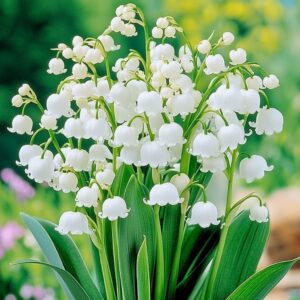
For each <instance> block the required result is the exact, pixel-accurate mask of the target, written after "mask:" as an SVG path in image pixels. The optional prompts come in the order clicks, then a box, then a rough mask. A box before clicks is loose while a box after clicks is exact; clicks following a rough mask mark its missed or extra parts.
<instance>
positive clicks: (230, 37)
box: [222, 32, 234, 46]
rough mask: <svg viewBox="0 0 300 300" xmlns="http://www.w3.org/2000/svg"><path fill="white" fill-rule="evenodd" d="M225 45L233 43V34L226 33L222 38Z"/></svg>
mask: <svg viewBox="0 0 300 300" xmlns="http://www.w3.org/2000/svg"><path fill="white" fill-rule="evenodd" d="M222 40H223V44H224V45H225V46H228V45H230V44H232V43H233V41H234V35H233V34H232V33H231V32H224V33H223V36H222Z"/></svg>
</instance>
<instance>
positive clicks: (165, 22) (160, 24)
mask: <svg viewBox="0 0 300 300" xmlns="http://www.w3.org/2000/svg"><path fill="white" fill-rule="evenodd" d="M156 26H157V27H159V28H162V29H165V28H167V27H168V26H169V21H168V19H167V18H164V17H160V18H158V19H157V20H156Z"/></svg>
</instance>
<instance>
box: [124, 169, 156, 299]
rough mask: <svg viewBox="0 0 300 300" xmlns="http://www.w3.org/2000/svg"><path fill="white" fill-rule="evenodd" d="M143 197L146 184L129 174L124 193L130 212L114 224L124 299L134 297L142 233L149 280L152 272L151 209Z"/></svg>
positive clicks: (152, 218) (153, 238)
mask: <svg viewBox="0 0 300 300" xmlns="http://www.w3.org/2000/svg"><path fill="white" fill-rule="evenodd" d="M147 196H148V190H147V189H146V187H145V186H144V185H142V184H141V183H139V182H138V181H137V179H136V177H135V176H134V175H132V176H131V178H130V180H129V182H128V184H127V187H126V190H125V195H124V199H125V200H126V203H127V206H128V208H130V212H129V215H128V217H127V218H126V219H120V220H119V223H118V224H119V258H120V274H121V281H122V290H123V296H124V299H125V300H127V299H128V300H131V299H135V298H136V284H135V279H136V274H135V273H136V257H137V253H138V251H139V248H140V245H141V244H142V242H143V240H144V236H146V238H147V241H148V242H147V252H148V259H149V274H150V280H151V278H152V274H153V266H154V261H155V244H156V240H155V231H154V228H155V226H154V212H153V209H152V207H150V206H148V205H146V204H145V203H144V202H143V200H144V198H146V197H147Z"/></svg>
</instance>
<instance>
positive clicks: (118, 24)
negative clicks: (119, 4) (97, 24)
mask: <svg viewBox="0 0 300 300" xmlns="http://www.w3.org/2000/svg"><path fill="white" fill-rule="evenodd" d="M124 26H125V23H124V21H123V20H122V19H121V18H120V17H114V18H112V20H111V22H110V28H111V30H112V31H114V32H120V31H122V30H124Z"/></svg>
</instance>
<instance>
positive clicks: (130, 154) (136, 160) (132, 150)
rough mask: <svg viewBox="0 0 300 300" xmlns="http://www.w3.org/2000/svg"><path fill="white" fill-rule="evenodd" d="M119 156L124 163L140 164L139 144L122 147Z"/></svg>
mask: <svg viewBox="0 0 300 300" xmlns="http://www.w3.org/2000/svg"><path fill="white" fill-rule="evenodd" d="M119 158H120V161H122V162H123V163H125V164H126V165H135V166H137V167H139V166H141V165H142V162H141V145H140V144H138V145H137V146H128V147H127V146H124V147H122V149H121V152H120V157H119Z"/></svg>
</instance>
